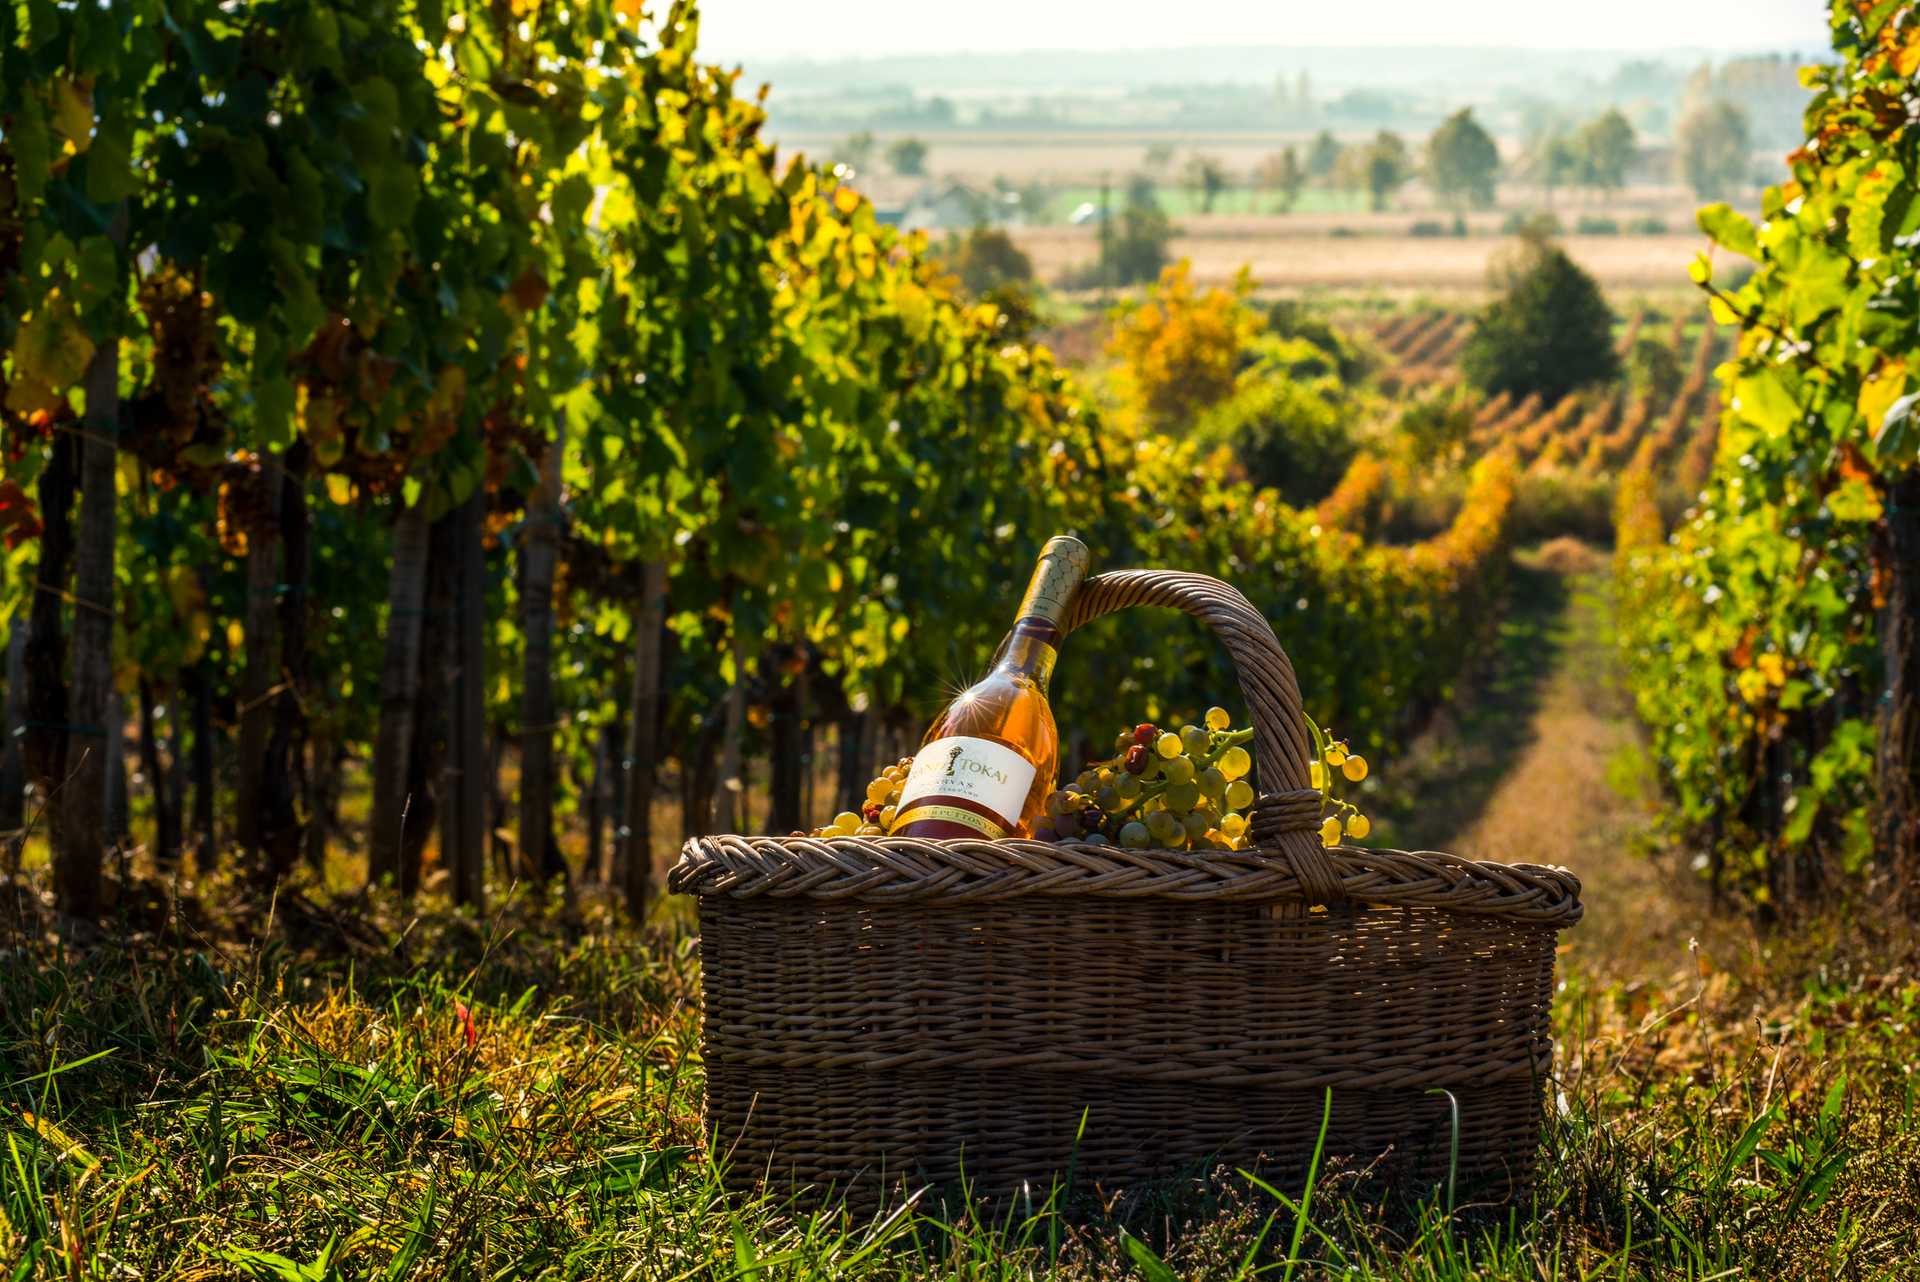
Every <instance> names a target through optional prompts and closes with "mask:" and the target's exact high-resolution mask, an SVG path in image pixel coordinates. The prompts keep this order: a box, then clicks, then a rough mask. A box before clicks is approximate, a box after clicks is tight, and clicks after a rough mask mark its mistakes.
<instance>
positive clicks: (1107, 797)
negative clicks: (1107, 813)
mask: <svg viewBox="0 0 1920 1282" xmlns="http://www.w3.org/2000/svg"><path fill="white" fill-rule="evenodd" d="M1136 786H1137V785H1136ZM1093 800H1094V804H1096V805H1098V806H1099V807H1100V809H1102V810H1118V809H1119V808H1120V790H1119V789H1118V788H1117V787H1115V786H1114V785H1113V784H1110V783H1109V784H1102V785H1101V787H1100V791H1099V792H1096V793H1095V794H1094V795H1093Z"/></svg>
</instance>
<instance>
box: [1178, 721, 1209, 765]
mask: <svg viewBox="0 0 1920 1282" xmlns="http://www.w3.org/2000/svg"><path fill="white" fill-rule="evenodd" d="M1180 746H1181V747H1183V748H1185V749H1186V750H1187V753H1188V755H1190V756H1195V757H1202V756H1205V755H1206V752H1207V746H1208V740H1207V732H1206V731H1205V730H1202V729H1201V728H1200V727H1199V726H1181V727H1180Z"/></svg>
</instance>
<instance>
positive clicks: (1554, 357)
mask: <svg viewBox="0 0 1920 1282" xmlns="http://www.w3.org/2000/svg"><path fill="white" fill-rule="evenodd" d="M1494 284H1495V287H1496V288H1497V289H1498V290H1499V296H1498V297H1497V298H1495V299H1494V301H1493V302H1492V303H1490V304H1488V306H1487V308H1486V310H1485V311H1483V312H1482V313H1481V314H1480V316H1479V318H1478V319H1477V320H1476V321H1475V323H1474V330H1473V335H1472V337H1470V338H1469V339H1468V340H1467V346H1466V349H1465V351H1464V352H1463V353H1462V354H1461V360H1460V363H1461V368H1462V369H1463V370H1464V371H1465V373H1466V375H1467V378H1468V379H1469V380H1470V381H1472V382H1473V383H1475V384H1476V385H1478V386H1479V387H1480V388H1481V389H1482V390H1483V391H1485V392H1486V393H1487V394H1488V395H1490V396H1497V395H1499V394H1500V393H1502V392H1506V393H1508V394H1510V395H1512V396H1513V397H1515V398H1516V399H1517V398H1520V397H1524V396H1528V395H1531V394H1534V393H1537V394H1539V395H1540V396H1541V397H1542V398H1543V399H1544V400H1547V401H1549V402H1552V401H1558V400H1559V399H1560V398H1561V397H1562V396H1565V395H1566V394H1567V393H1568V392H1571V391H1573V390H1574V389H1576V388H1579V387H1584V386H1586V385H1588V384H1590V383H1600V382H1606V381H1608V380H1610V379H1613V378H1615V377H1617V376H1618V375H1619V373H1620V359H1619V357H1618V356H1617V355H1616V354H1615V353H1614V350H1613V314H1612V313H1611V312H1609V311H1608V310H1607V303H1606V299H1605V298H1603V297H1602V296H1601V293H1600V286H1599V284H1598V283H1597V282H1596V281H1595V280H1594V279H1593V277H1591V276H1589V275H1588V274H1587V273H1586V272H1584V271H1582V270H1581V269H1580V267H1579V265H1578V264H1576V263H1575V262H1574V261H1573V260H1572V259H1571V258H1569V257H1567V254H1566V252H1565V251H1564V250H1562V249H1561V248H1560V247H1559V246H1558V245H1555V244H1553V243H1552V242H1551V241H1549V240H1547V239H1545V238H1544V237H1537V236H1527V237H1524V238H1522V239H1521V240H1520V242H1519V243H1518V252H1517V253H1516V254H1514V255H1513V256H1512V257H1511V258H1510V259H1509V260H1507V261H1505V262H1503V263H1501V264H1500V266H1499V268H1498V269H1497V274H1496V278H1495V281H1494Z"/></svg>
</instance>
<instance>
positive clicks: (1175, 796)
mask: <svg viewBox="0 0 1920 1282" xmlns="http://www.w3.org/2000/svg"><path fill="white" fill-rule="evenodd" d="M1164 795H1165V797H1166V801H1167V809H1169V810H1178V811H1182V812H1185V811H1188V810H1192V809H1193V808H1194V807H1195V806H1197V805H1199V804H1200V786H1199V785H1198V784H1196V783H1193V782H1192V781H1188V782H1187V783H1176V784H1169V785H1167V791H1166V793H1165V794H1164Z"/></svg>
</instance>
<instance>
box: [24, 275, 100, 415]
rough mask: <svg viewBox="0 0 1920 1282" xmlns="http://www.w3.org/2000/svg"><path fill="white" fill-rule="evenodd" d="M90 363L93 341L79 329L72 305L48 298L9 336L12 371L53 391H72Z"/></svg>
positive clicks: (54, 298) (54, 295) (60, 297)
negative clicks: (11, 341)
mask: <svg viewBox="0 0 1920 1282" xmlns="http://www.w3.org/2000/svg"><path fill="white" fill-rule="evenodd" d="M92 359H93V340H92V339H91V338H88V337H87V332H86V331H85V330H83V329H81V328H80V320H79V317H77V316H75V315H74V311H73V304H72V303H71V302H70V301H69V300H67V299H66V298H65V297H63V296H62V295H60V294H58V293H55V294H50V295H49V296H48V297H47V299H46V301H45V302H43V303H42V304H41V305H40V306H39V307H36V308H34V311H33V315H31V316H29V317H28V318H27V319H26V323H24V324H23V325H21V326H20V330H19V332H18V333H16V334H15V335H14V336H13V367H14V369H15V370H16V371H18V373H20V374H23V375H25V376H26V377H27V378H29V379H32V380H34V381H35V382H38V383H42V384H44V385H46V386H47V387H48V388H49V389H52V390H54V391H59V390H63V389H65V388H68V387H72V386H73V385H74V384H75V383H78V382H79V381H80V379H81V376H82V375H84V374H85V373H86V372H87V362H88V361H91V360H92Z"/></svg>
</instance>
